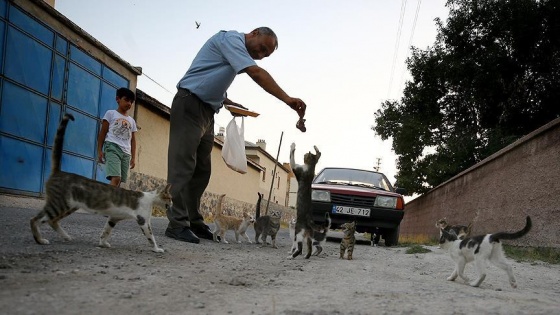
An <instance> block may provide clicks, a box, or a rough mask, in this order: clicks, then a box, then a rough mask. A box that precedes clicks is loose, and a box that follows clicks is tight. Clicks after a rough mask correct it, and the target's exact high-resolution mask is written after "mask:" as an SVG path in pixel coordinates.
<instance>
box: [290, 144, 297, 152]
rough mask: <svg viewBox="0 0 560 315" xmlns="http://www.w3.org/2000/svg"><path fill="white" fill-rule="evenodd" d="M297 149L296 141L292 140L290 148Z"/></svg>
mask: <svg viewBox="0 0 560 315" xmlns="http://www.w3.org/2000/svg"><path fill="white" fill-rule="evenodd" d="M295 149H296V144H295V142H292V145H291V146H290V150H292V151H294V150H295Z"/></svg>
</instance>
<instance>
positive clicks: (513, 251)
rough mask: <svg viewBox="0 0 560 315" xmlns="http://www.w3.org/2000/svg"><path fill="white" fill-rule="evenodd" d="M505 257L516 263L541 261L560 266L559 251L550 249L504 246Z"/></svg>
mask: <svg viewBox="0 0 560 315" xmlns="http://www.w3.org/2000/svg"><path fill="white" fill-rule="evenodd" d="M503 248H504V252H505V253H506V255H507V256H508V257H509V258H511V259H515V260H517V261H528V262H535V261H539V260H540V261H543V262H546V263H549V264H556V265H558V264H560V249H558V248H550V247H519V246H511V245H504V246H503Z"/></svg>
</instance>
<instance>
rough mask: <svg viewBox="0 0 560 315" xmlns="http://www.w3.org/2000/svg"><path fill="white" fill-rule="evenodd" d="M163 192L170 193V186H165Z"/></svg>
mask: <svg viewBox="0 0 560 315" xmlns="http://www.w3.org/2000/svg"><path fill="white" fill-rule="evenodd" d="M163 191H164V192H166V193H170V192H171V184H167V185H166V186H165V188H164V189H163Z"/></svg>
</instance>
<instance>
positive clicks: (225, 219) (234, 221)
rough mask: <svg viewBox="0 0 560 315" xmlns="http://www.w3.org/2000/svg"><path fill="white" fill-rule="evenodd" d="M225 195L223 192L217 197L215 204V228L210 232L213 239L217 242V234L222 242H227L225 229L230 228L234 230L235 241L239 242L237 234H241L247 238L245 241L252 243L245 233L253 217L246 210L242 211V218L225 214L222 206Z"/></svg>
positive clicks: (253, 220)
mask: <svg viewBox="0 0 560 315" xmlns="http://www.w3.org/2000/svg"><path fill="white" fill-rule="evenodd" d="M225 196H226V195H225V194H223V195H221V196H220V197H219V198H218V204H217V206H216V216H215V218H214V225H215V228H214V231H213V232H212V234H213V235H214V241H215V242H219V241H218V235H219V236H220V239H221V241H222V243H226V244H228V241H227V240H226V231H227V230H232V231H234V232H235V241H236V242H237V243H241V240H240V239H239V235H241V236H243V237H244V238H245V239H246V240H247V242H249V243H252V242H251V240H250V239H249V236H248V235H247V228H248V227H249V226H250V225H251V224H253V223H254V222H255V219H253V217H252V216H251V215H249V214H248V213H246V212H244V213H243V218H237V217H234V216H230V215H225V214H224V213H223V208H222V204H223V201H224V197H225Z"/></svg>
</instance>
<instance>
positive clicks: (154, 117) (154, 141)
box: [131, 102, 169, 179]
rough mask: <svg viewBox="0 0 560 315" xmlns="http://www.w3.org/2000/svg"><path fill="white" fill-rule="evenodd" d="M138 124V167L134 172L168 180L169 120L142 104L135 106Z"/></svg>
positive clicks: (134, 110)
mask: <svg viewBox="0 0 560 315" xmlns="http://www.w3.org/2000/svg"><path fill="white" fill-rule="evenodd" d="M134 106H135V107H136V109H135V108H132V109H131V111H132V112H136V124H137V125H138V127H139V128H140V129H139V130H138V132H136V167H135V168H134V170H133V171H135V172H139V173H143V174H146V175H150V176H154V177H159V178H162V179H166V178H167V148H168V145H169V118H166V117H164V116H162V115H160V114H157V113H155V112H154V111H153V110H150V109H149V108H147V107H146V106H145V104H143V103H142V102H137V103H135V104H134Z"/></svg>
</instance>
